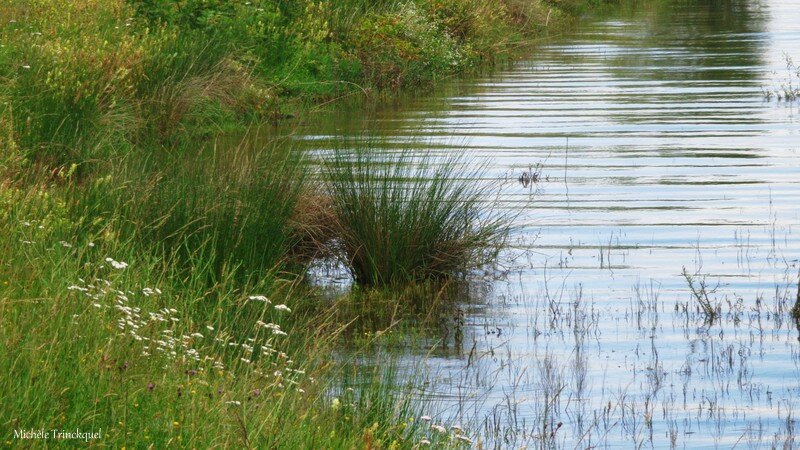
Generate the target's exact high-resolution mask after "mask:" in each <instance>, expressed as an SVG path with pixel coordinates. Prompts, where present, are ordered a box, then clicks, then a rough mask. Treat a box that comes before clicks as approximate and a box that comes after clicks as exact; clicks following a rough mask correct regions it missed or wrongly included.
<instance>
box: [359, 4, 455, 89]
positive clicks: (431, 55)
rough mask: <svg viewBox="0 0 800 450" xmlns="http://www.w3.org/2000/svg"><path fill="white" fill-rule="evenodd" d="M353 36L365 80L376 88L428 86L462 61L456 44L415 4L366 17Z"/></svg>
mask: <svg viewBox="0 0 800 450" xmlns="http://www.w3.org/2000/svg"><path fill="white" fill-rule="evenodd" d="M353 33H354V35H353V38H352V39H353V47H354V51H355V54H356V55H357V56H358V58H359V60H360V61H361V65H362V68H363V71H364V77H365V78H366V79H367V80H369V81H370V82H371V84H373V85H375V86H377V87H379V88H392V89H397V88H399V87H402V86H415V85H419V84H423V83H426V82H430V81H433V80H435V79H436V78H440V77H442V76H444V75H446V74H448V73H450V72H452V71H453V70H455V69H456V68H458V67H460V66H461V64H463V63H464V61H465V59H464V55H463V54H462V52H461V51H460V49H459V47H458V46H457V44H456V41H455V40H454V39H453V38H452V37H451V36H450V35H448V34H447V33H445V32H444V31H443V30H441V29H440V28H439V27H437V26H436V24H434V23H433V22H432V21H430V20H429V18H428V17H426V16H425V15H424V12H423V11H421V10H420V9H419V8H418V7H417V6H415V4H414V3H406V4H404V5H403V6H402V7H401V8H400V9H399V10H397V11H395V12H389V13H382V14H375V15H371V16H367V17H366V18H365V19H364V20H363V22H362V23H361V24H360V25H359V26H358V27H357V28H356V29H355V30H354V31H353Z"/></svg>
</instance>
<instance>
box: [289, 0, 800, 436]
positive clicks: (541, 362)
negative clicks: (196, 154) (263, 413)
mask: <svg viewBox="0 0 800 450" xmlns="http://www.w3.org/2000/svg"><path fill="white" fill-rule="evenodd" d="M653 3H656V5H653V6H648V7H644V8H636V9H633V10H630V11H624V12H618V13H616V14H615V15H614V16H613V17H611V18H605V19H601V20H597V21H594V22H588V23H585V24H582V25H581V26H579V27H577V30H576V31H575V32H573V33H572V34H569V35H567V36H564V37H560V38H555V39H553V40H551V41H550V42H549V43H547V44H545V45H543V46H541V47H539V48H537V49H535V50H533V51H532V52H531V55H530V57H529V58H526V59H524V60H522V61H520V62H517V63H515V64H513V65H510V66H509V67H508V68H506V69H503V70H498V71H496V72H493V73H491V74H490V75H486V76H481V77H477V78H472V79H469V80H461V81H452V82H446V83H443V84H441V85H440V86H439V87H437V89H436V92H434V93H432V94H431V95H427V96H421V97H419V98H415V99H411V100H408V101H404V102H401V104H400V105H397V106H392V107H385V108H381V109H378V110H375V111H369V112H364V111H351V112H349V113H347V114H342V112H341V110H339V111H338V112H337V114H336V115H322V116H320V117H318V118H317V119H315V120H314V121H313V123H312V124H309V125H307V126H303V127H301V128H300V129H299V130H298V132H297V134H296V136H297V139H298V140H301V141H304V142H306V143H307V145H309V146H312V147H314V148H319V149H324V148H325V147H326V145H328V143H329V142H330V140H329V138H331V137H334V136H341V135H357V134H361V133H364V132H369V133H374V134H379V135H381V136H383V137H385V138H386V139H387V140H388V142H401V141H403V140H405V139H408V138H410V137H413V138H420V139H422V140H424V141H425V142H427V143H428V144H427V145H426V146H427V147H430V148H434V149H435V150H436V151H441V152H454V151H458V152H467V153H468V154H470V155H471V156H475V157H479V158H489V160H490V161H491V163H490V170H489V173H488V175H487V178H486V179H485V180H482V182H489V183H496V184H497V186H498V191H499V192H500V193H499V196H498V197H497V198H496V199H494V198H493V199H487V201H493V202H496V204H497V205H498V206H499V207H501V208H511V209H514V210H515V211H517V212H519V215H518V216H517V223H516V225H517V226H518V228H517V230H516V231H515V233H514V236H513V243H514V248H513V250H512V253H513V256H515V257H516V258H515V259H514V260H513V261H506V262H505V264H507V265H508V267H507V269H508V273H507V275H506V276H505V277H503V279H501V280H499V281H495V282H493V283H492V286H491V289H489V290H488V291H487V293H486V294H485V298H484V299H482V301H480V302H475V301H471V302H465V305H464V309H465V315H464V322H465V324H464V338H463V341H462V342H461V344H460V345H455V346H453V345H450V346H448V347H447V348H442V347H443V346H440V348H439V349H438V350H436V351H434V352H433V353H431V354H429V350H430V348H428V347H424V348H415V347H413V346H412V347H411V348H409V349H408V361H409V362H408V364H409V365H413V367H415V370H416V371H417V372H418V373H424V374H425V376H424V377H425V378H427V380H428V382H427V383H424V384H423V385H420V386H419V387H418V389H417V392H416V393H415V395H419V396H421V397H423V398H425V399H427V400H430V402H431V403H430V408H429V409H430V414H431V415H432V416H433V417H434V421H441V422H446V423H448V424H456V423H463V424H472V425H480V428H479V429H476V428H475V427H474V426H473V429H471V430H469V434H470V436H472V437H473V439H477V438H478V437H480V439H481V440H482V442H483V445H484V448H487V447H498V448H521V447H524V446H526V445H527V446H528V447H529V448H550V447H558V448H587V447H595V446H596V447H601V448H639V447H642V448H670V447H672V448H733V447H736V448H771V447H773V446H774V447H781V448H784V447H785V448H792V447H794V446H796V445H797V444H796V443H795V438H794V429H793V427H794V426H795V417H796V416H797V415H798V414H800V344H799V343H798V329H797V328H796V326H795V324H794V322H793V321H791V320H790V319H789V315H788V312H787V309H788V308H790V307H791V306H792V305H793V303H794V298H795V289H796V286H797V272H798V258H800V208H798V204H799V203H800V121H798V119H800V111H798V107H800V102H796V103H791V102H784V101H778V100H776V99H775V98H772V99H765V96H764V90H773V89H775V88H778V87H779V86H780V85H781V84H782V83H786V82H788V81H789V80H790V79H791V78H792V77H794V81H793V82H794V85H795V86H797V84H798V81H800V79H798V78H797V76H795V75H792V73H791V72H790V71H788V70H787V64H786V59H785V55H784V54H787V55H788V56H790V57H794V58H796V59H797V60H798V62H800V2H798V1H796V0H761V1H759V0H752V1H745V0H727V1H723V0H706V1H692V0H684V1H660V2H653ZM384 150H385V151H391V150H392V148H391V145H389V146H388V148H386V149H384ZM525 171H528V173H535V174H536V182H534V183H531V184H528V185H527V186H523V185H522V183H520V182H519V181H518V178H519V177H520V176H521V175H522V173H523V172H525ZM684 267H685V269H686V272H687V274H689V275H690V276H692V277H693V280H694V285H695V289H697V290H700V282H701V281H703V282H705V283H706V285H707V286H706V292H707V293H708V297H709V299H710V301H711V302H712V303H713V304H715V305H718V306H719V309H720V311H721V317H720V319H719V320H717V321H715V322H714V323H712V324H707V323H705V321H704V316H703V315H702V314H701V313H700V311H699V309H698V307H697V304H698V303H697V301H696V300H695V298H694V297H693V295H692V293H691V290H690V286H689V282H688V281H687V278H686V277H685V276H684V275H683V273H682V272H683V268H684ZM698 294H700V295H701V296H702V293H700V292H698ZM470 305H471V306H470ZM559 423H561V424H562V425H561V426H560V427H559V426H558V424H559Z"/></svg>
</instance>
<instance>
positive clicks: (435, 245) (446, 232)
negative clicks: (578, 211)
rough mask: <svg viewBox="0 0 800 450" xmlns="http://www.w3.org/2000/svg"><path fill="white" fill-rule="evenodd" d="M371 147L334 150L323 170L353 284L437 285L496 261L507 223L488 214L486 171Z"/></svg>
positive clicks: (490, 211) (360, 145)
mask: <svg viewBox="0 0 800 450" xmlns="http://www.w3.org/2000/svg"><path fill="white" fill-rule="evenodd" d="M371 147H372V145H371V143H370V142H369V141H366V142H359V143H356V144H355V145H354V147H353V148H354V150H352V152H350V151H345V150H343V149H341V148H339V149H336V150H335V151H334V153H333V156H332V157H331V158H330V159H328V160H327V161H326V163H325V165H324V173H325V176H326V178H327V183H328V189H329V194H330V196H331V201H332V203H333V210H334V214H335V219H336V227H337V228H338V233H337V235H338V239H337V241H338V242H337V244H338V245H339V246H340V253H341V256H342V259H343V262H344V263H345V264H346V265H347V267H348V268H349V270H350V272H351V273H352V276H353V278H354V279H355V281H356V282H357V283H359V284H361V285H369V286H384V285H396V284H404V283H414V282H420V281H424V280H431V279H442V278H447V277H450V276H452V275H455V274H459V273H465V272H467V271H469V270H471V269H475V268H477V267H480V266H482V265H484V264H487V263H491V262H492V261H493V260H494V259H495V258H496V256H497V254H498V251H499V250H500V249H501V247H502V246H503V244H504V242H505V240H506V236H507V234H508V230H509V223H510V221H509V220H508V219H509V217H507V215H504V214H498V213H496V212H495V211H494V210H493V208H491V207H487V205H488V203H487V200H489V199H488V194H489V192H488V186H487V185H485V184H483V183H481V181H480V180H481V179H482V174H483V172H484V169H485V165H483V164H474V162H473V161H468V160H465V159H464V158H463V157H460V156H454V157H436V156H434V155H433V154H431V153H425V154H423V155H422V156H413V155H412V154H411V153H410V151H409V150H408V149H406V150H402V151H401V152H400V153H399V154H395V155H386V154H382V153H378V152H377V150H375V149H374V148H371ZM467 167H471V168H467ZM476 167H477V168H476Z"/></svg>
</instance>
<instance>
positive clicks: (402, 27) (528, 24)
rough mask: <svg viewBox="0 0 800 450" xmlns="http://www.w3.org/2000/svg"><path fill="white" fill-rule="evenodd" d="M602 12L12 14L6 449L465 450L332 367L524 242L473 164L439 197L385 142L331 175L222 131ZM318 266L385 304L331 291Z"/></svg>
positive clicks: (6, 173)
mask: <svg viewBox="0 0 800 450" xmlns="http://www.w3.org/2000/svg"><path fill="white" fill-rule="evenodd" d="M585 6H586V2H583V1H575V2H573V3H570V2H566V1H555V0H554V1H551V2H545V1H526V2H523V1H515V0H506V1H501V0H468V1H455V0H452V1H451V0H419V1H404V2H400V1H393V0H387V1H381V2H368V1H359V0H341V1H328V2H324V1H323V2H311V1H294V2H288V1H286V2H283V1H280V2H275V1H262V2H260V1H252V2H222V1H219V2H217V1H182V2H166V1H154V0H149V1H138V2H133V1H132V2H124V1H117V0H96V1H88V2H70V1H64V0H37V1H17V0H10V1H3V2H2V3H0V18H2V19H0V20H2V23H0V343H2V346H3V348H4V349H6V351H3V352H0V373H2V374H3V376H2V377H0V392H2V394H0V433H1V434H0V439H1V441H0V442H3V443H4V445H6V446H26V445H28V444H30V445H33V446H64V447H71V446H74V445H75V444H76V441H75V440H60V439H49V440H47V441H44V440H37V441H22V440H20V439H19V437H15V435H14V432H15V430H16V431H17V432H18V433H22V432H24V431H31V430H34V431H35V430H39V429H42V428H43V429H45V430H46V431H51V430H53V429H57V430H66V431H74V430H75V429H79V430H80V431H81V432H84V433H85V432H92V431H95V432H97V431H100V432H101V437H100V438H99V439H98V440H95V441H93V443H94V444H96V445H103V446H110V447H115V448H117V447H119V448H162V447H167V446H177V447H192V448H208V447H223V448H228V447H232V448H242V447H265V448H287V449H289V448H292V449H293V448H410V447H413V446H416V445H420V444H421V443H425V442H426V441H430V442H431V443H432V444H434V445H440V446H442V447H459V446H467V445H469V442H468V441H469V437H468V436H467V435H466V433H465V432H462V431H447V430H445V431H440V428H438V427H439V426H440V425H443V424H440V423H437V418H432V422H433V423H427V422H425V421H422V422H421V421H420V417H421V416H422V415H423V413H424V411H422V410H421V408H422V405H420V404H418V403H415V402H413V401H412V400H410V398H409V397H408V396H407V395H406V394H405V393H403V390H402V389H397V387H398V386H396V385H395V384H396V383H395V380H394V379H393V378H392V377H393V376H394V371H393V370H386V367H382V368H380V369H376V368H373V367H371V366H370V367H364V366H363V365H361V364H357V363H356V362H355V361H357V360H358V358H357V356H358V348H357V346H356V348H355V350H352V349H351V352H352V353H351V354H354V355H356V356H353V357H352V359H353V360H350V359H348V357H345V356H340V357H338V358H335V361H333V362H332V361H331V359H332V358H331V355H332V354H333V353H334V352H335V351H336V350H338V349H340V348H341V346H342V342H343V340H344V339H343V338H342V336H346V335H351V334H352V331H353V328H354V327H356V326H358V327H361V328H359V330H361V329H367V330H370V326H371V325H370V324H372V325H374V328H378V327H380V328H381V329H380V330H371V331H374V332H375V335H380V334H382V333H383V332H384V328H391V327H393V326H395V325H396V324H397V321H398V320H399V319H400V318H401V317H402V314H403V313H404V312H405V311H408V312H409V314H416V313H419V311H420V310H422V311H423V314H425V315H428V316H430V315H431V314H430V310H431V309H432V308H433V307H434V306H435V304H441V303H443V302H442V301H440V297H441V296H442V294H441V293H442V292H444V291H445V289H444V288H442V285H445V286H446V285H448V283H449V281H450V280H451V279H455V278H458V277H463V276H464V275H465V274H469V273H470V271H472V270H474V269H475V268H476V267H479V266H481V265H483V264H486V263H491V261H492V259H493V257H494V256H496V252H497V249H498V248H500V246H502V244H503V240H504V237H505V233H506V231H507V226H506V224H505V222H504V221H503V220H502V218H497V217H493V216H492V215H491V214H490V212H487V211H485V210H483V207H482V204H481V202H480V198H481V197H482V196H483V195H485V192H484V191H482V190H481V189H480V188H476V187H472V186H465V185H461V184H459V182H458V180H457V179H458V177H459V174H458V173H457V168H458V167H459V162H458V161H456V160H453V161H450V162H449V163H448V164H447V165H445V166H443V167H444V168H445V169H446V170H444V171H442V172H440V173H439V174H438V175H436V176H435V177H433V178H429V177H427V176H426V174H425V173H423V172H422V171H418V170H416V169H413V167H415V166H414V165H413V164H417V165H419V163H420V161H407V160H405V159H403V158H400V159H395V160H389V161H385V160H384V161H382V160H378V159H374V158H373V157H372V156H370V152H369V150H370V144H369V143H368V142H367V143H362V144H358V145H356V147H358V146H359V145H361V146H363V147H364V148H362V149H361V150H360V151H359V152H357V155H358V156H357V158H356V159H355V160H352V159H350V156H349V155H346V154H345V153H344V152H343V153H341V154H336V155H335V156H333V157H332V158H331V159H330V160H329V161H328V162H327V163H326V165H325V166H324V170H322V171H321V173H318V171H317V170H316V168H310V167H308V166H307V163H306V162H305V161H304V160H303V158H302V155H299V154H297V153H296V152H294V151H292V150H291V148H288V147H286V146H285V145H282V144H280V143H276V144H275V145H274V146H268V148H266V149H265V148H264V146H262V145H258V146H253V144H252V143H253V142H259V140H258V139H250V138H245V139H244V140H242V142H241V143H233V144H230V143H227V144H222V143H221V142H222V140H217V139H216V137H217V136H218V135H220V134H223V133H225V132H226V131H231V130H239V131H241V130H251V131H250V133H256V131H255V130H257V129H258V127H257V126H253V124H259V123H263V122H264V121H269V120H281V119H282V118H284V117H285V116H286V114H287V112H291V113H295V111H303V110H304V109H305V108H306V107H307V106H309V105H318V104H323V103H326V102H330V101H331V100H334V99H337V98H340V97H343V96H351V95H356V94H357V95H367V96H371V97H375V96H381V95H391V93H393V92H397V91H398V90H401V89H409V88H416V87H421V86H426V85H429V84H430V83H433V82H435V81H436V80H438V79H440V78H442V77H446V76H450V75H452V74H457V73H463V72H464V71H466V70H468V69H469V68H470V67H474V66H476V65H481V64H491V63H493V62H496V61H497V60H498V58H501V57H502V56H498V55H502V54H504V52H507V51H509V50H511V49H513V48H514V47H515V46H517V45H521V43H523V42H524V41H525V40H526V39H529V38H530V37H531V36H535V35H537V34H539V33H542V32H544V31H546V30H548V29H551V28H553V27H556V26H559V25H560V24H564V23H566V22H567V21H568V20H569V18H572V17H574V16H575V15H576V14H578V12H579V11H581V10H582V8H583V7H585ZM412 163H413V164H412ZM421 163H422V165H423V166H424V163H425V161H421ZM448 167H449V169H447V168H448ZM423 219H424V220H423ZM420 231H424V233H422V232H420ZM319 257H325V258H334V259H336V260H338V261H340V262H341V263H342V264H343V265H344V266H345V267H347V269H348V270H349V271H350V273H351V274H352V276H353V278H354V280H355V281H356V282H358V283H359V284H362V285H364V286H368V287H365V288H363V289H361V290H358V291H357V292H356V293H354V294H352V295H345V296H343V298H334V299H331V298H329V297H324V296H321V295H318V293H316V292H315V291H314V288H313V287H311V286H308V285H307V283H305V280H304V276H305V274H306V270H307V268H308V265H309V264H311V263H312V262H313V261H314V260H315V259H317V258H319ZM384 262H387V263H386V264H384ZM407 285H412V287H410V288H409V287H407ZM400 286H403V287H402V288H401V287H400ZM420 286H421V287H420ZM431 292H433V294H431ZM431 298H434V299H435V301H433V302H431ZM406 304H413V306H414V307H413V308H405V307H402V308H400V307H399V305H403V306H405V305H406ZM370 308H372V309H370ZM392 308H393V309H392ZM426 308H427V311H426ZM377 309H385V310H389V309H392V312H391V313H386V312H385V311H377ZM398 309H399V310H401V313H400V315H399V316H398V315H397V311H398ZM387 316H389V317H388V319H387ZM364 317H367V318H368V320H360V321H356V319H359V318H364ZM354 324H355V325H354ZM362 343H363V342H362ZM367 344H369V342H367ZM389 367H391V365H389ZM387 377H388V378H387ZM432 424H433V425H436V427H433V428H432V427H431V425H432ZM441 430H444V429H443V428H442V429H441Z"/></svg>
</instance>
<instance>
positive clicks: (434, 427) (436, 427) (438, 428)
mask: <svg viewBox="0 0 800 450" xmlns="http://www.w3.org/2000/svg"><path fill="white" fill-rule="evenodd" d="M431 430H434V431H438V432H439V433H442V434H444V433H447V429H446V428H445V427H443V426H441V425H431Z"/></svg>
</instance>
